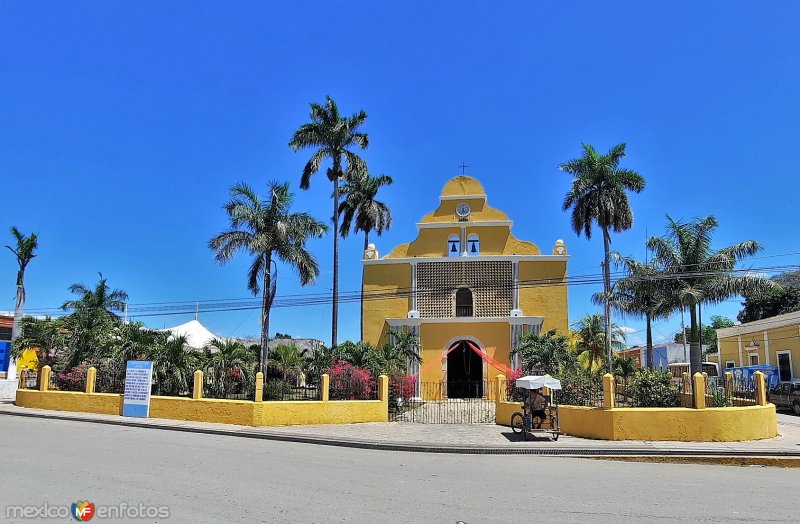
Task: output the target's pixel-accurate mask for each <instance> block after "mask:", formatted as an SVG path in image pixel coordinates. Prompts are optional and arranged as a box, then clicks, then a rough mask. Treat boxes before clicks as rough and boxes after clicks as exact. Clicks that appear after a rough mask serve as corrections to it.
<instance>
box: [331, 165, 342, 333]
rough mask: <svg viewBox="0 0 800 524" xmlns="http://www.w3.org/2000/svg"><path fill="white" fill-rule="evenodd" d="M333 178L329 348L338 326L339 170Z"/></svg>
mask: <svg viewBox="0 0 800 524" xmlns="http://www.w3.org/2000/svg"><path fill="white" fill-rule="evenodd" d="M334 171H335V173H334V178H333V310H332V312H331V347H335V346H336V340H337V335H338V326H339V171H340V170H339V169H337V168H336V166H334Z"/></svg>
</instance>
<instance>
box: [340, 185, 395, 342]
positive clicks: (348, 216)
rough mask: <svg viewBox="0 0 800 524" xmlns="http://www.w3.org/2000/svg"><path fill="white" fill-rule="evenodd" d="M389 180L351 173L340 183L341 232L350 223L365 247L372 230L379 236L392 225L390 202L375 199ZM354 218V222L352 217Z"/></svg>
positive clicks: (362, 300)
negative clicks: (347, 178) (348, 177)
mask: <svg viewBox="0 0 800 524" xmlns="http://www.w3.org/2000/svg"><path fill="white" fill-rule="evenodd" d="M391 183H392V177H390V176H388V175H380V176H376V177H373V176H370V174H369V173H366V172H365V173H357V174H356V176H351V177H350V179H349V180H346V181H345V183H344V185H343V186H342V189H341V192H342V195H343V196H344V199H343V200H342V202H341V203H340V204H339V213H340V214H341V217H342V225H341V228H340V231H339V232H340V234H341V235H342V238H346V237H347V235H348V234H349V233H350V228H351V226H352V228H353V231H354V232H359V231H363V232H364V251H366V250H367V248H368V247H369V234H370V232H371V231H375V233H377V234H378V236H380V235H381V234H383V232H384V231H385V230H387V229H389V227H390V226H391V225H392V213H391V211H389V206H387V205H386V204H384V203H383V202H381V201H379V200H377V199H376V196H377V195H378V190H379V189H380V188H381V187H382V186H388V185H391ZM354 219H355V224H353V220H354ZM361 339H362V340H363V339H364V270H363V268H362V272H361Z"/></svg>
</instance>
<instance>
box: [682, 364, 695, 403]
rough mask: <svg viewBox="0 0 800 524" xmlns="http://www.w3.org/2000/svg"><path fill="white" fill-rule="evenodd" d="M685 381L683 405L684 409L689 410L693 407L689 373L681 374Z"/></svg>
mask: <svg viewBox="0 0 800 524" xmlns="http://www.w3.org/2000/svg"><path fill="white" fill-rule="evenodd" d="M681 378H682V379H683V405H682V407H684V408H688V407H689V406H691V405H692V383H691V382H689V373H687V372H685V371H684V372H683V373H681Z"/></svg>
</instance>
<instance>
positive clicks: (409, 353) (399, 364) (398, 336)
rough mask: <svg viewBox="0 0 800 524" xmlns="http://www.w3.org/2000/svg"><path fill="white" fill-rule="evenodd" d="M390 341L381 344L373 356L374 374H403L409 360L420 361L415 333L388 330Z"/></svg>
mask: <svg viewBox="0 0 800 524" xmlns="http://www.w3.org/2000/svg"><path fill="white" fill-rule="evenodd" d="M389 335H390V339H391V342H390V343H387V344H384V345H382V346H381V347H380V348H378V350H377V354H376V356H375V359H376V364H375V368H376V369H375V371H376V372H377V373H376V374H381V373H383V374H386V375H389V376H394V375H400V374H405V373H406V370H407V369H408V365H409V363H411V362H422V357H421V356H420V354H419V339H418V337H417V334H416V333H414V332H412V331H409V332H403V331H390V332H389Z"/></svg>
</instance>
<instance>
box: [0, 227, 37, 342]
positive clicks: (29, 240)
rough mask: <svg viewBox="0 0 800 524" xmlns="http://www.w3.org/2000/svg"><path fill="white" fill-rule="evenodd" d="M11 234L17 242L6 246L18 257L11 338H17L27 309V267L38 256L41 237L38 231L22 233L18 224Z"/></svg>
mask: <svg viewBox="0 0 800 524" xmlns="http://www.w3.org/2000/svg"><path fill="white" fill-rule="evenodd" d="M11 235H12V236H13V237H14V240H15V242H16V245H15V246H13V247H12V246H6V248H8V250H9V251H11V252H12V253H14V256H15V257H17V266H19V268H18V269H17V296H16V303H15V306H14V324H13V325H12V327H11V340H15V339H16V338H17V334H18V333H19V322H20V320H22V312H23V310H24V309H25V269H26V268H27V267H28V264H29V263H30V261H31V260H33V259H34V258H35V257H36V249H37V248H38V247H39V237H37V236H36V233H31V234H30V235H29V236H25V235H23V234H22V233H20V231H19V229H17V228H16V226H14V227H12V228H11Z"/></svg>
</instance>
